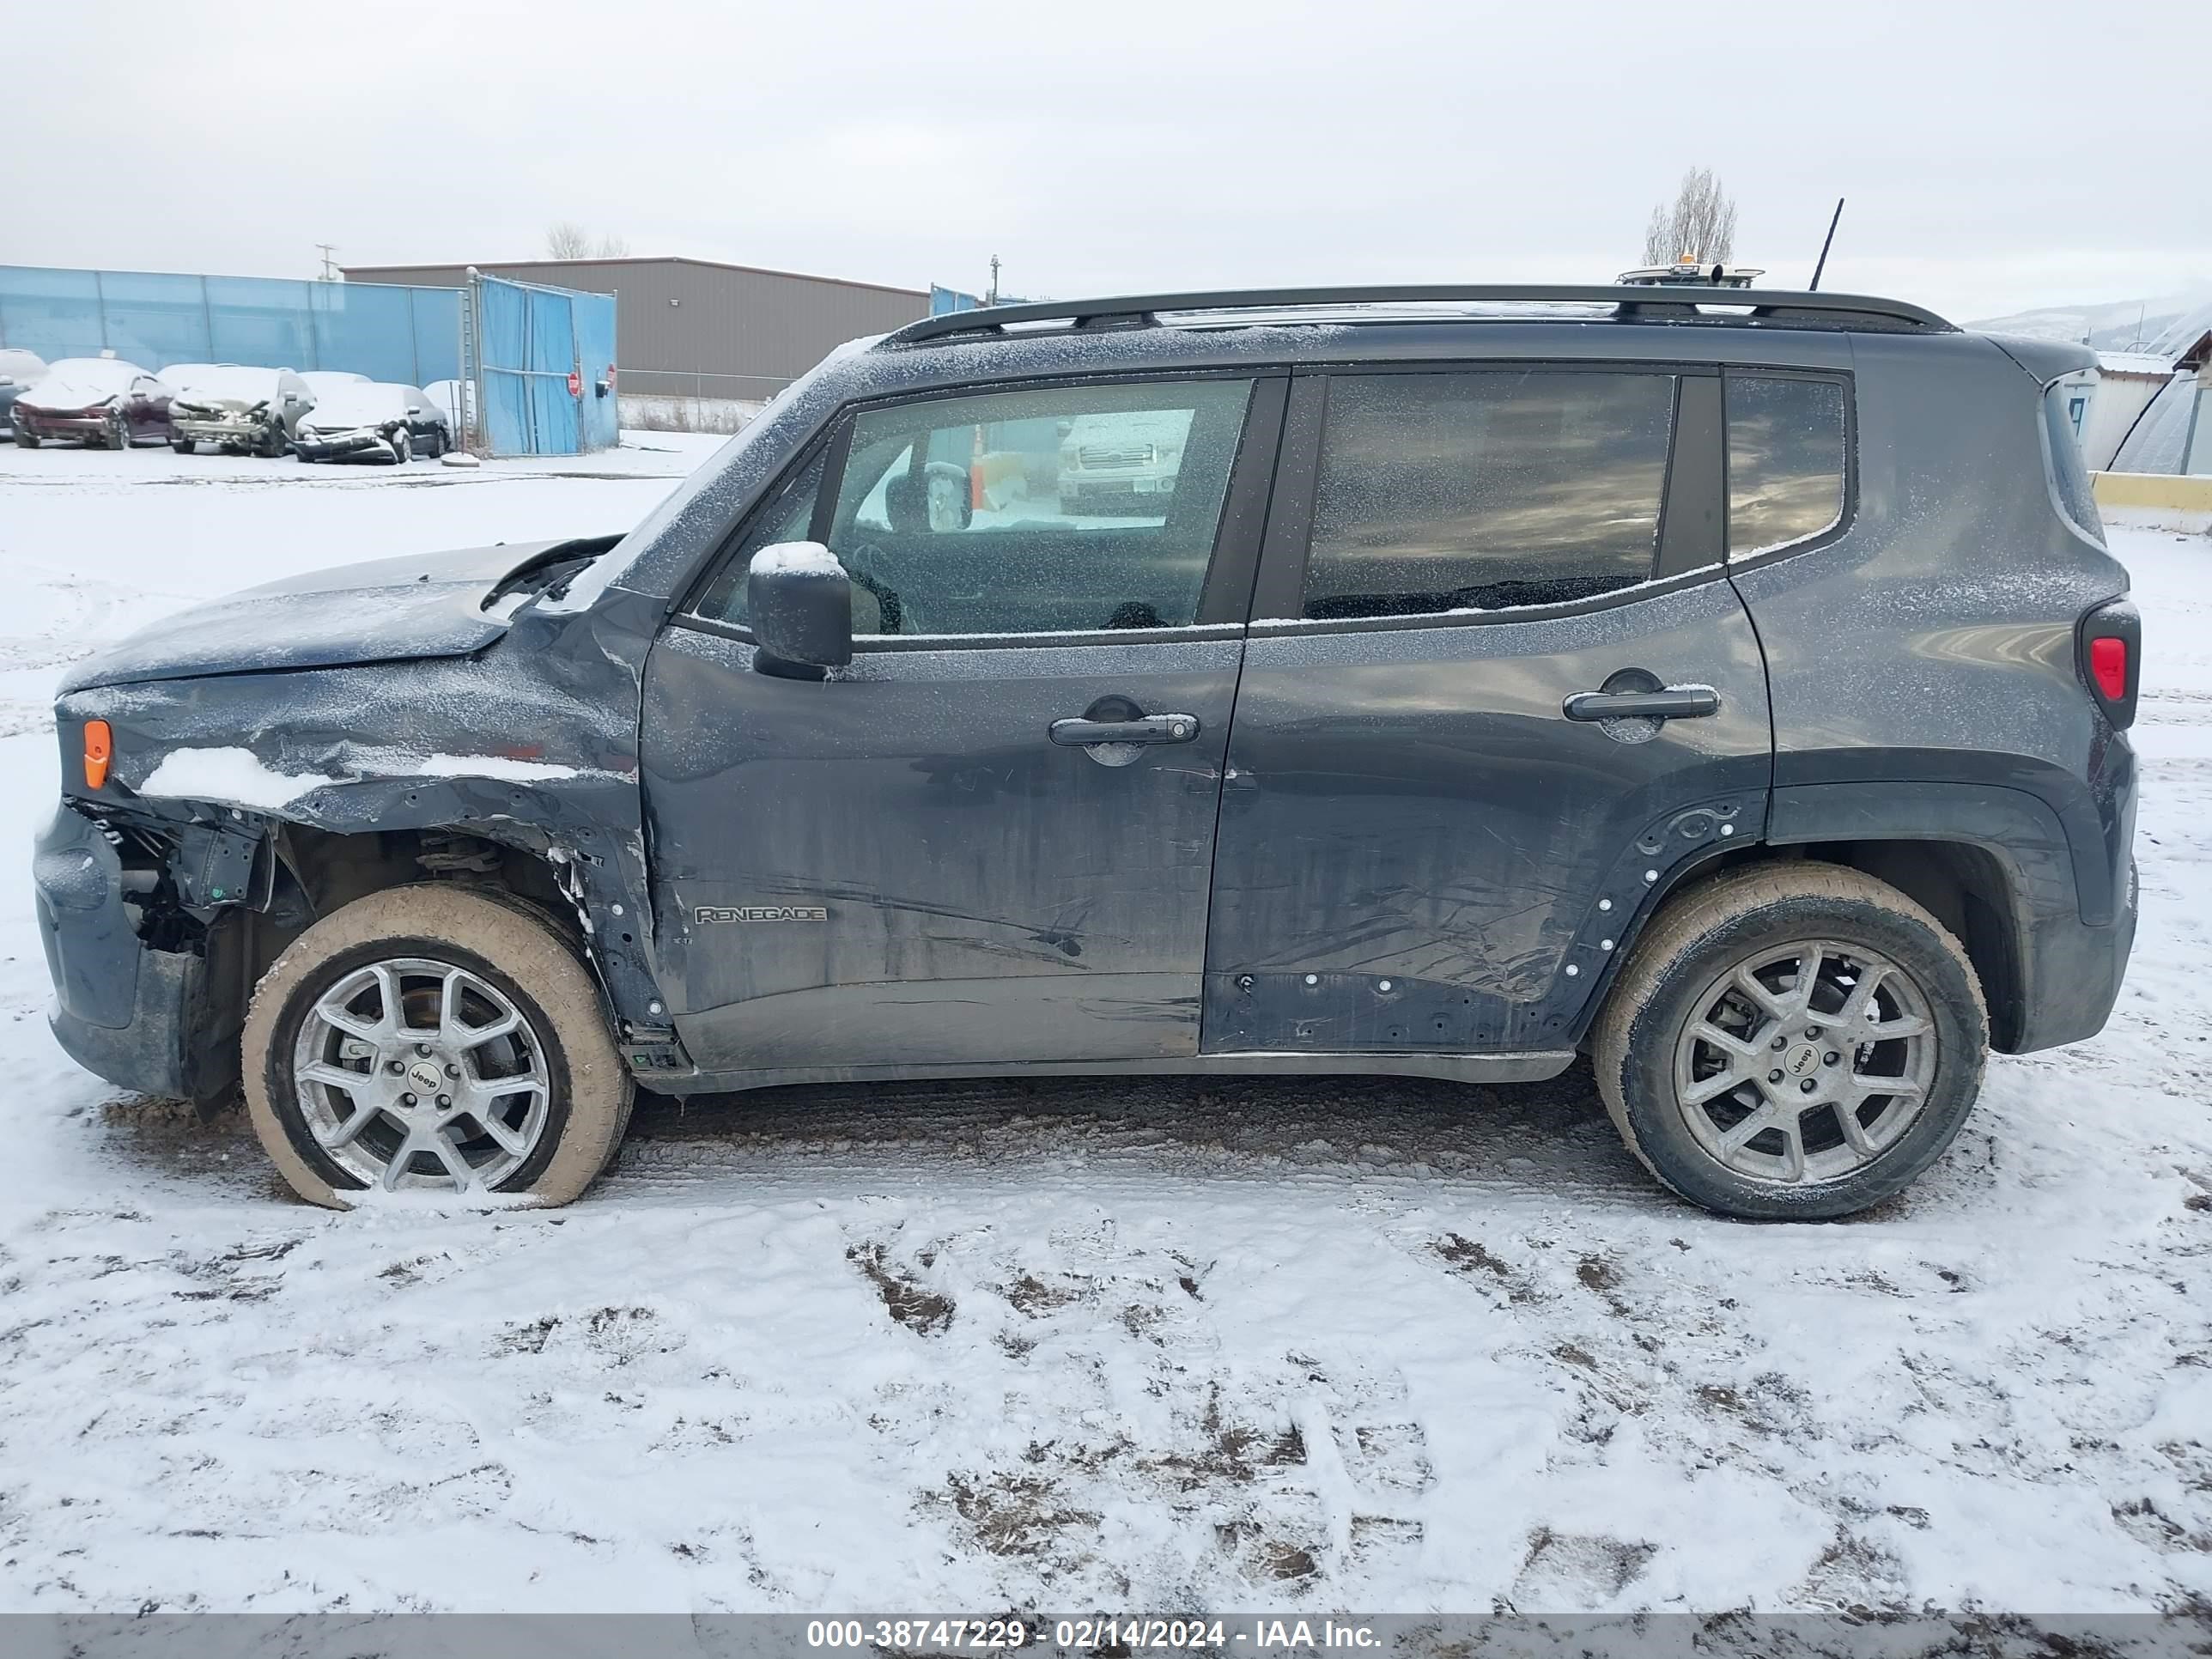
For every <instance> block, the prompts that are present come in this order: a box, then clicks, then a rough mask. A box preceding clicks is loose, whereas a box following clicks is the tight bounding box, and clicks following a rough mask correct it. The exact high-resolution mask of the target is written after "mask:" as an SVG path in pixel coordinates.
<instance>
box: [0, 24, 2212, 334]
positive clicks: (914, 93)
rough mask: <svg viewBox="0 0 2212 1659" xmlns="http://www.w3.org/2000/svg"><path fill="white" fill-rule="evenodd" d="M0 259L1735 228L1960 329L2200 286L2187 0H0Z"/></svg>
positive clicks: (1289, 278)
mask: <svg viewBox="0 0 2212 1659" xmlns="http://www.w3.org/2000/svg"><path fill="white" fill-rule="evenodd" d="M0 40H4V41H5V42H6V56H7V58H8V59H9V62H10V63H11V64H13V66H14V70H15V72H14V73H11V74H10V75H9V77H8V81H9V96H8V99H7V100H6V104H5V106H4V107H5V108H6V110H7V126H8V131H9V133H10V135H11V137H10V140H9V160H8V161H6V162H5V163H4V164H0V261H6V262H15V263H24V264H75V265H104V266H115V267H125V268H132V269H141V270H208V271H217V272H225V273H238V274H246V275H266V276H307V275H311V274H313V272H314V271H315V270H317V269H318V264H317V255H316V252H315V249H314V244H315V243H317V242H334V243H336V244H337V246H338V248H339V255H338V258H339V259H340V260H341V262H344V263H354V264H385V263H403V262H409V261H450V260H480V261H490V260H497V259H513V258H532V257H537V256H538V255H540V254H541V253H542V252H543V251H544V233H545V228H546V226H547V224H548V223H549V222H551V221H553V220H556V219H569V220H574V221H576V222H580V223H582V224H585V225H586V226H588V227H590V228H592V229H594V230H598V231H605V232H613V233H617V234H620V235H621V236H623V238H625V239H626V240H627V241H628V242H629V249H630V252H633V253H639V254H653V253H681V254H690V255H693V256H696V257H699V258H719V259H729V260H733V261H736V262H738V263H742V264H760V265H769V266H775V267H781V268H784V269H788V270H806V271H815V272H820V273H823V274H826V275H832V276H849V277H855V278H860V279H864V280H870V281H875V282H883V283H896V284H900V285H902V286H911V287H916V288H919V287H922V286H925V285H927V283H930V282H932V281H937V282H941V283H947V284H948V285H951V286H957V287H966V288H971V289H981V287H982V286H983V285H984V284H985V283H987V281H988V276H989V273H988V270H987V261H988V259H989V258H990V256H991V255H992V254H994V253H996V254H998V255H1000V257H1001V258H1003V259H1004V260H1005V261H1006V274H1005V277H1004V286H1005V288H1006V290H1007V291H1008V292H1010V293H1017V294H1030V295H1053V296H1062V297H1064V296H1067V295H1076V294H1081V293H1086V292H1091V293H1097V292H1108V291H1116V290H1121V291H1127V290H1131V289H1157V288H1164V287H1171V288H1184V287H1194V286H1216V285H1229V284H1240V285H1241V284H1259V283H1316V282H1327V281H1330V280H1334V279H1343V280H1346V281H1359V282H1373V281H1393V280H1403V281H1428V282H1435V281H1449V280H1464V281H1498V280H1503V281H1522V280H1526V281H1540V280H1541V281H1552V282H1591V281H1604V280H1607V279H1609V278H1610V277H1611V276H1613V274H1614V273H1616V272H1617V271H1619V270H1622V269H1624V268H1626V266H1628V265H1631V264H1635V263H1637V262H1638V256H1639V255H1640V253H1641V251H1642V238H1643V231H1644V221H1645V219H1646V217H1647V216H1648V215H1649V213H1650V209H1651V206H1652V204H1654V203H1655V202H1656V201H1657V200H1658V199H1659V198H1661V197H1664V196H1667V195H1669V194H1671V192H1672V191H1673V189H1674V185H1675V183H1676V181H1677V180H1678V179H1679V178H1680V174H1681V173H1682V171H1683V169H1684V168H1686V167H1690V166H1692V165H1705V166H1710V167H1713V168H1714V169H1716V170H1717V172H1718V173H1720V175H1721V177H1722V179H1723V181H1724V183H1725V184H1726V185H1728V187H1729V189H1730V190H1731V191H1733V192H1734V194H1735V197H1736V200H1737V203H1738V205H1739V208H1740V212H1741V218H1740V225H1739V230H1738V234H1737V240H1736V258H1737V259H1738V260H1739V261H1740V262H1741V263H1745V264H1758V265H1764V266H1765V267H1767V268H1768V270H1769V271H1770V273H1771V280H1772V281H1774V282H1775V283H1780V284H1786V285H1789V286H1801V285H1802V283H1804V281H1805V280H1806V278H1807V277H1808V276H1809V275H1810V273H1811V270H1812V264H1813V259H1814V255H1815V254H1816V253H1817V252H1818V251H1819V246H1820V235H1821V233H1822V231H1823V230H1824V229H1825V228H1826V222H1827V216H1828V213H1829V211H1830V210H1831V209H1832V207H1833V205H1834V203H1835V199H1836V197H1838V196H1839V195H1840V196H1846V197H1849V198H1850V205H1849V206H1848V207H1847V208H1846V209H1845V210H1844V222H1843V227H1842V229H1841V231H1840V232H1839V233H1838V237H1837V242H1836V251H1835V253H1834V255H1833V256H1832V258H1831V260H1830V265H1829V272H1828V276H1827V277H1826V280H1825V281H1824V283H1823V286H1824V287H1828V288H1833V289H1855V290H1861V291H1869V292H1875V293H1884V294H1891V295H1897V296H1899V297H1902V298H1907V299H1911V300H1915V301H1920V302H1922V303H1923V304H1926V305H1929V306H1931V307H1935V308H1936V309H1937V310H1940V311H1943V312H1946V313H1950V314H1952V315H1954V316H1957V317H1960V318H1972V317H1978V316H1986V315H1990V314H1994V313H2002V312H2007V311H2012V310H2015V309H2020V308H2022V307H2030V306H2037V305H2044V304H2053V303H2069V302H2077V301H2080V302H2086V301H2111V300H2124V299H2131V298H2136V297H2139V296H2144V295H2160V294H2169V293H2174V292H2178V291H2186V290H2191V289H2207V288H2212V79H2208V78H2207V77H2208V70H2207V65H2208V64H2212V3H2208V0H2121V3H2120V4H2119V5H2118V6H2117V7H2111V8H2106V7H2096V6H2090V5H2085V4H2082V3H2079V0H2069V3H2065V4H2054V3H2045V0H2010V3H2002V4H1976V5H1950V4H1944V3H1941V0H1923V3H1919V4H1911V5H1888V4H1881V3H1868V0H1854V3H1851V4H1849V5H1840V4H1827V5H1820V6H1808V5H1802V4H1788V3H1784V4H1780V5H1772V4H1769V5H1747V4H1745V3H1742V0H1733V3H1729V4H1724V5H1713V6H1711V7H1705V6H1700V5H1698V4H1695V3H1684V0H1668V3H1659V0H1638V3H1635V4H1629V5H1620V6H1613V5H1605V4H1571V3H1569V4H1562V3H1557V0H1553V3H1535V4H1525V5H1520V6H1514V7H1510V8H1507V7H1498V6H1491V5H1482V4H1473V3H1452V0H1433V3H1427V4H1415V5H1405V4H1398V3H1395V0H1358V3H1334V4H1326V5H1307V4H1303V3H1273V4H1260V3H1243V4H1217V3H1212V0H1116V3H1114V4H1111V5H1103V4H1098V3H1082V4H1054V3H1048V0H1030V3H1028V4H1024V5H1018V6H1012V5H1010V6H1004V7H989V8H986V7H980V6H967V5H962V4H959V3H956V0H902V3H898V4H896V5H878V4H874V3H866V4H860V3H850V0H815V3H811V4H809V3H805V0H798V3H793V0H780V3H776V4H773V5H766V4H755V3H744V0H726V3H699V4H671V3H660V0H619V3H611V0H592V3H584V0H530V3H527V4H513V5H508V4H496V5H495V4H479V3H473V0H448V3H446V4H423V3H417V0H374V3H369V4H337V5H330V4H318V3H307V4H281V5H273V6H272V5H266V4H249V5H244V6H228V5H210V4H155V3H152V0H144V3H141V0H82V3H76V4H33V3H30V0H23V3H18V4H13V5H9V7H8V8H7V13H6V17H5V21H4V22H0Z"/></svg>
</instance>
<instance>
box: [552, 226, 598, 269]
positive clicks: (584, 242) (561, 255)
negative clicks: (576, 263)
mask: <svg viewBox="0 0 2212 1659" xmlns="http://www.w3.org/2000/svg"><path fill="white" fill-rule="evenodd" d="M545 257H546V258H549V259H588V258H591V257H592V233H591V232H590V231H588V230H586V229H585V228H583V226H581V225H580V224H578V223H577V222H575V221H574V220H573V219H557V220H556V221H555V222H553V223H551V224H550V225H548V226H546V227H545Z"/></svg>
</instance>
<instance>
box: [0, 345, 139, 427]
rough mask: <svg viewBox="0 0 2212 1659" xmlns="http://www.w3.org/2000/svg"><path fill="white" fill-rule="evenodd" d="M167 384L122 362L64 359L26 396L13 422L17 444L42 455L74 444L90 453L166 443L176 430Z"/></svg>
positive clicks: (17, 403)
mask: <svg viewBox="0 0 2212 1659" xmlns="http://www.w3.org/2000/svg"><path fill="white" fill-rule="evenodd" d="M170 403H171V392H170V387H169V386H167V383H165V382H164V381H162V380H160V379H158V378H157V377H155V375H152V374H148V373H147V372H146V371H145V370H144V369H143V368H139V367H138V366H137V364H136V363H127V362H124V361H123V360H122V359H121V358H119V357H64V358H63V359H62V360H61V361H60V362H57V363H53V364H51V365H49V366H48V368H47V369H46V373H45V374H41V375H40V376H39V378H38V380H36V381H35V382H33V385H32V386H31V387H30V388H29V390H27V391H26V392H21V393H20V394H19V395H18V396H17V397H16V398H15V406H14V407H13V408H12V409H11V410H9V421H10V423H11V424H12V425H13V426H14V428H15V442H16V443H17V444H18V445H19V446H20V447H22V448H25V449H36V448H37V447H39V446H40V444H41V443H46V442H49V441H52V440H55V439H64V438H73V439H75V440H76V441H77V442H79V443H81V444H82V445H84V446H85V447H87V448H101V449H127V448H129V447H131V445H132V444H137V443H161V442H162V441H165V440H167V437H168V436H169V430H170V426H169V422H170Z"/></svg>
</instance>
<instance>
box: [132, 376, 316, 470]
mask: <svg viewBox="0 0 2212 1659" xmlns="http://www.w3.org/2000/svg"><path fill="white" fill-rule="evenodd" d="M167 374H170V375H174V376H176V377H177V378H176V379H175V380H171V381H170V384H171V385H172V386H174V387H175V388H176V397H175V398H174V400H173V403H172V404H171V405H170V414H169V423H170V427H171V428H172V433H173V435H172V437H171V439H170V444H171V447H173V448H174V449H175V450H176V452H177V453H178V454H179V455H189V454H191V453H192V451H193V448H194V447H196V446H197V445H199V444H204V443H206V444H214V445H216V447H218V448H220V449H221V450H222V452H223V453H225V454H228V455H246V454H252V455H267V456H270V457H272V458H273V457H276V456H278V455H282V454H283V453H284V452H285V451H286V450H288V449H289V448H290V447H292V440H293V438H294V437H295V435H297V434H298V432H299V428H300V422H301V420H302V419H304V418H305V417H306V416H307V411H308V410H311V409H313V407H314V406H315V394H314V393H313V392H312V391H310V390H309V389H308V386H307V382H306V381H305V380H301V378H300V377H299V376H298V375H297V374H294V373H293V372H292V371H291V370H290V369H289V368H247V367H246V365H244V364H242V363H179V364H177V365H175V366H174V367H173V368H170V369H169V370H168V371H167Z"/></svg>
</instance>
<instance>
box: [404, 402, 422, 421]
mask: <svg viewBox="0 0 2212 1659" xmlns="http://www.w3.org/2000/svg"><path fill="white" fill-rule="evenodd" d="M407 413H408V416H409V418H410V419H417V418H420V416H422V404H408V405H407Z"/></svg>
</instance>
